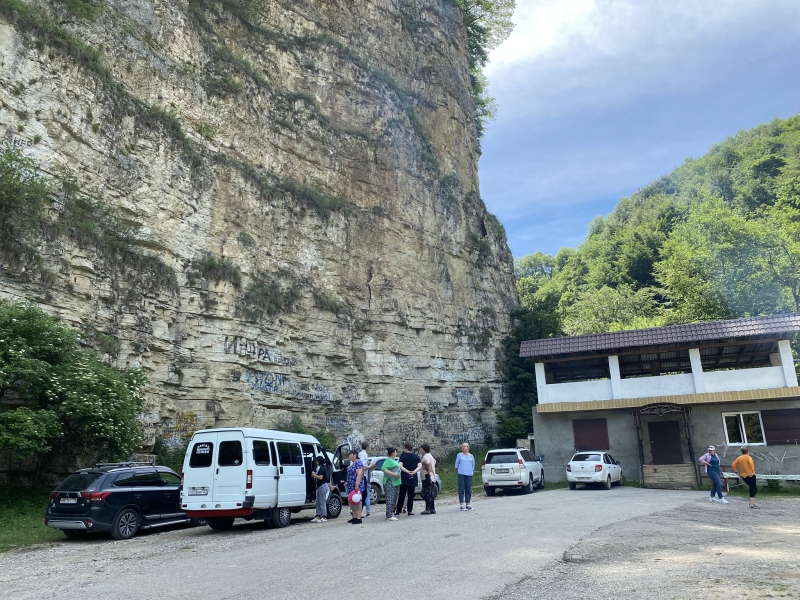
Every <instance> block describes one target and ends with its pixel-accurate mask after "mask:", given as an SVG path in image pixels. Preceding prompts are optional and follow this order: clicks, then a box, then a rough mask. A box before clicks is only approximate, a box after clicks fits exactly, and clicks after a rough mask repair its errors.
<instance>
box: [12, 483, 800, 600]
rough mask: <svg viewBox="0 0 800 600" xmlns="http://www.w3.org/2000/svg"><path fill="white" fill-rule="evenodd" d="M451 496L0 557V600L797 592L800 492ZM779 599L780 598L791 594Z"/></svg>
mask: <svg viewBox="0 0 800 600" xmlns="http://www.w3.org/2000/svg"><path fill="white" fill-rule="evenodd" d="M473 505H474V506H475V510H474V511H472V512H462V511H459V509H458V504H457V502H456V501H455V500H454V499H448V500H446V501H444V502H440V506H439V507H438V511H437V513H438V514H436V515H432V516H422V515H419V514H417V515H415V516H413V517H410V518H409V517H403V518H401V519H400V520H399V521H397V522H387V521H385V520H384V519H383V517H382V515H381V514H380V512H381V510H380V509H382V508H383V505H381V506H380V508H379V509H378V510H375V511H373V516H372V517H371V518H370V519H366V520H365V522H364V524H363V525H361V526H354V525H349V524H348V523H346V520H345V517H344V515H343V516H342V517H340V518H339V519H338V520H332V521H329V522H328V523H325V524H312V523H310V522H309V519H310V517H312V516H313V514H310V513H308V512H307V511H306V512H303V513H300V514H298V515H295V518H294V520H293V522H292V525H291V526H289V527H288V528H286V529H279V530H275V529H265V528H263V526H261V525H260V524H259V523H255V522H250V523H248V522H244V521H241V522H240V521H237V525H236V526H235V527H234V528H233V530H231V531H227V532H219V531H212V530H211V529H208V528H195V529H191V528H180V529H173V530H170V531H162V532H151V533H145V534H143V535H140V536H137V537H136V538H134V539H132V540H128V541H113V540H111V539H110V538H105V537H103V538H96V539H90V540H80V541H68V542H67V541H65V542H64V543H59V544H54V545H50V546H44V547H35V548H31V549H26V550H18V551H14V552H8V553H6V554H2V555H0V598H15V599H24V598H67V597H76V596H77V595H81V594H84V595H85V594H92V595H94V596H97V597H107V598H181V599H182V598H192V599H198V598H201V599H204V600H206V599H216V598H219V599H223V598H224V599H244V598H262V599H263V598H281V599H290V598H303V599H308V598H319V597H322V596H327V597H332V596H338V597H342V598H347V597H353V596H357V597H359V598H370V599H374V600H380V599H383V598H392V599H396V598H403V597H406V598H407V597H420V598H435V599H451V598H452V599H460V600H464V599H470V598H475V599H481V598H491V599H501V598H529V597H537V598H588V597H592V598H612V597H613V598H615V599H619V598H679V597H680V598H687V597H688V598H708V597H716V596H722V597H725V596H727V597H736V598H745V597H747V598H761V597H781V596H783V597H800V570H798V567H797V564H798V563H799V562H800V510H799V509H800V501H798V500H769V501H765V502H764V503H762V506H763V508H762V509H761V510H759V511H748V509H747V506H746V505H747V501H746V499H742V498H734V497H732V498H731V504H729V505H727V506H725V505H719V504H711V503H709V502H707V495H706V493H703V492H693V491H667V490H645V489H638V488H630V487H622V488H613V489H612V490H610V491H605V490H599V489H586V490H584V489H579V490H576V491H570V490H566V489H563V490H554V491H547V492H542V491H539V492H536V493H534V494H532V495H509V496H503V495H500V496H497V497H495V498H485V497H482V496H481V497H479V498H477V499H476V501H474V502H473ZM787 594H788V596H787Z"/></svg>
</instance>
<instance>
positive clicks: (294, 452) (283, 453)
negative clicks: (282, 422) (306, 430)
mask: <svg viewBox="0 0 800 600" xmlns="http://www.w3.org/2000/svg"><path fill="white" fill-rule="evenodd" d="M278 456H279V457H280V459H281V465H282V466H284V467H285V466H291V465H298V466H303V455H302V454H301V453H300V446H299V445H298V444H290V443H287V442H278Z"/></svg>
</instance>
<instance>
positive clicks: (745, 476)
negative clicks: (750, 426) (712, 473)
mask: <svg viewBox="0 0 800 600" xmlns="http://www.w3.org/2000/svg"><path fill="white" fill-rule="evenodd" d="M741 451H742V455H741V456H740V457H739V458H737V459H736V460H735V461H733V465H731V470H733V472H734V473H736V474H737V475H738V476H739V477H741V478H742V481H744V482H745V483H746V484H747V487H748V488H750V508H758V507H757V506H756V492H757V491H758V486H756V465H755V464H754V463H753V458H752V457H751V456H750V449H749V448H748V447H747V446H742V447H741Z"/></svg>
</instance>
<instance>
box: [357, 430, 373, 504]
mask: <svg viewBox="0 0 800 600" xmlns="http://www.w3.org/2000/svg"><path fill="white" fill-rule="evenodd" d="M358 459H359V460H360V461H361V462H362V463H363V464H364V480H365V483H366V490H367V492H366V494H364V500H363V503H364V507H365V508H366V509H367V516H368V517H369V516H370V499H369V495H370V490H371V489H372V484H371V483H370V482H371V481H372V469H374V468H375V465H374V464H372V463H371V461H370V459H369V442H361V452H359V453H358Z"/></svg>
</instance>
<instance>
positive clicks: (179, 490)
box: [178, 471, 183, 496]
mask: <svg viewBox="0 0 800 600" xmlns="http://www.w3.org/2000/svg"><path fill="white" fill-rule="evenodd" d="M178 494H179V495H181V496H183V471H181V485H180V486H179V487H178Z"/></svg>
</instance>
